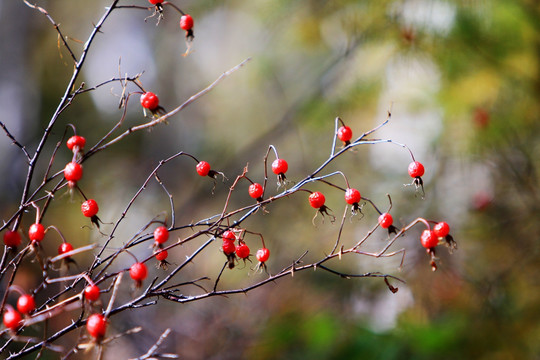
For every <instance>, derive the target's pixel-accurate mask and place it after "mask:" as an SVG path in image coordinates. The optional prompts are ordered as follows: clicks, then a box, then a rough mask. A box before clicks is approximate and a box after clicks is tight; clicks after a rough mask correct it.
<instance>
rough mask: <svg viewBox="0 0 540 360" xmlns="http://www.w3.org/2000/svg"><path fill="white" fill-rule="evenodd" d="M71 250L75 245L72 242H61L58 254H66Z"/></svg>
mask: <svg viewBox="0 0 540 360" xmlns="http://www.w3.org/2000/svg"><path fill="white" fill-rule="evenodd" d="M71 250H73V245H71V244H70V243H61V244H60V246H59V247H58V255H62V254H65V253H67V252H69V251H71Z"/></svg>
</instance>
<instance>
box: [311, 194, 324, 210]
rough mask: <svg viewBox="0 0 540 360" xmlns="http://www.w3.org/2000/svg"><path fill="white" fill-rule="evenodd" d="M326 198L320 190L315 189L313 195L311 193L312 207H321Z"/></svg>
mask: <svg viewBox="0 0 540 360" xmlns="http://www.w3.org/2000/svg"><path fill="white" fill-rule="evenodd" d="M325 201H326V199H325V198H324V195H323V194H322V193H320V192H318V191H315V192H314V193H312V194H311V195H309V205H311V207H314V208H315V209H319V208H320V207H322V206H323V205H324V202H325Z"/></svg>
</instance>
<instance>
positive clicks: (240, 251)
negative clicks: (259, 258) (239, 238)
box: [236, 243, 249, 259]
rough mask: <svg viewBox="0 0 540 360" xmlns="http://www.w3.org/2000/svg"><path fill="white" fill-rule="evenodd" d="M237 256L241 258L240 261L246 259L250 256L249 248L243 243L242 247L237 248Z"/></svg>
mask: <svg viewBox="0 0 540 360" xmlns="http://www.w3.org/2000/svg"><path fill="white" fill-rule="evenodd" d="M236 255H237V256H238V257H239V258H240V259H245V258H247V257H248V256H249V247H248V246H247V245H246V244H244V243H242V244H240V245H238V246H237V247H236Z"/></svg>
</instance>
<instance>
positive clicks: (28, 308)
mask: <svg viewBox="0 0 540 360" xmlns="http://www.w3.org/2000/svg"><path fill="white" fill-rule="evenodd" d="M35 308H36V302H35V300H34V297H33V296H32V295H29V294H24V295H21V296H19V299H18V300H17V310H19V311H20V312H21V313H23V314H30V313H31V312H32V311H34V309H35Z"/></svg>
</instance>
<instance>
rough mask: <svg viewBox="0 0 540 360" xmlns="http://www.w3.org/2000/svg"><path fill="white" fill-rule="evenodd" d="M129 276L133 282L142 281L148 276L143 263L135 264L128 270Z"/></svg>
mask: <svg viewBox="0 0 540 360" xmlns="http://www.w3.org/2000/svg"><path fill="white" fill-rule="evenodd" d="M129 276H131V278H132V279H133V280H135V281H138V282H140V281H143V280H144V279H146V277H147V276H148V269H147V268H146V265H145V264H144V263H139V262H138V263H135V264H133V265H131V267H130V268H129Z"/></svg>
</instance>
